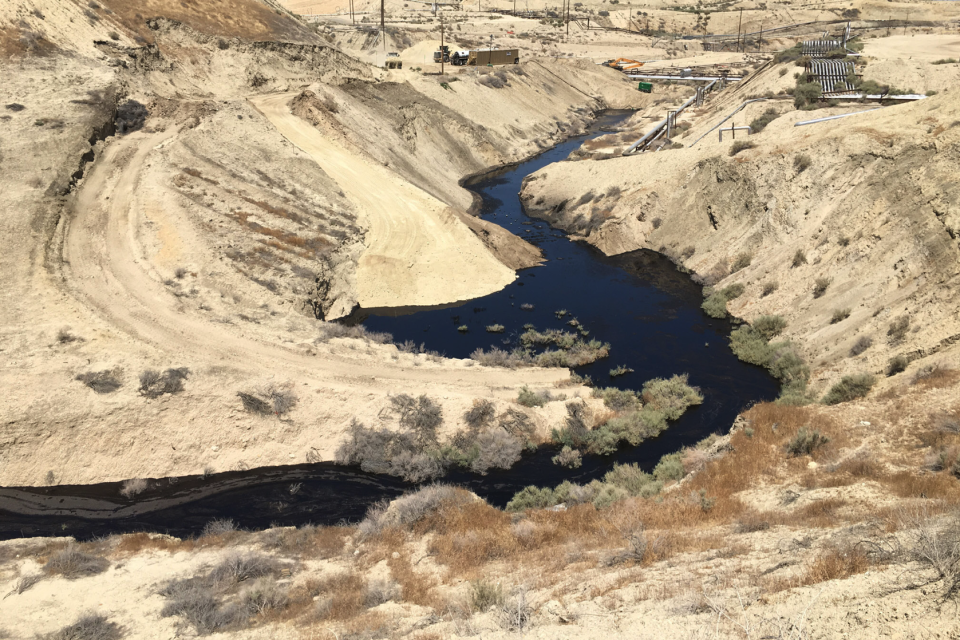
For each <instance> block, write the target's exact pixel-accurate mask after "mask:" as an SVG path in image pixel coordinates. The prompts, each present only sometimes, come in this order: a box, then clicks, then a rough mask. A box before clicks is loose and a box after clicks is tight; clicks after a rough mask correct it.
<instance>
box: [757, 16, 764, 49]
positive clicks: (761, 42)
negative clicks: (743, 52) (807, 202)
mask: <svg viewBox="0 0 960 640" xmlns="http://www.w3.org/2000/svg"><path fill="white" fill-rule="evenodd" d="M761 45H763V20H761V21H760V40H759V42H757V53H760V47H761Z"/></svg>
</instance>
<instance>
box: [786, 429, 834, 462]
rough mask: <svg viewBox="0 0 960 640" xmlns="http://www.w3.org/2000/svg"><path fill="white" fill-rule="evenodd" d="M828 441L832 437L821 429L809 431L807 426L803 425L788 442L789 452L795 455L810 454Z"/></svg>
mask: <svg viewBox="0 0 960 640" xmlns="http://www.w3.org/2000/svg"><path fill="white" fill-rule="evenodd" d="M828 442H830V439H829V438H827V437H826V436H825V435H823V434H821V433H820V432H819V431H807V428H806V427H801V428H800V430H799V431H797V435H795V436H793V438H792V439H791V440H790V442H788V443H787V453H789V454H790V455H791V456H794V457H796V456H803V455H810V454H811V453H813V452H814V451H816V450H817V449H819V448H820V447H822V446H824V445H825V444H827V443H828Z"/></svg>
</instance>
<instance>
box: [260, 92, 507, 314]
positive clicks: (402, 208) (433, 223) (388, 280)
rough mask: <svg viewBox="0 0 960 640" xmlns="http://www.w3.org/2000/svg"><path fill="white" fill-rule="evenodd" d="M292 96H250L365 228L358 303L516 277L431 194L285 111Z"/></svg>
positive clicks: (452, 297) (455, 291)
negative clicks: (336, 186) (343, 198)
mask: <svg viewBox="0 0 960 640" xmlns="http://www.w3.org/2000/svg"><path fill="white" fill-rule="evenodd" d="M293 97H294V96H293V94H281V95H278V96H263V97H258V98H253V99H252V102H253V103H254V104H255V105H256V106H257V107H258V108H259V109H260V110H261V111H262V112H263V114H264V115H265V116H266V117H267V118H269V119H270V121H271V122H272V123H273V124H274V125H275V126H276V127H277V129H278V130H279V131H280V132H281V133H282V134H283V135H284V137H286V138H287V139H288V140H290V141H291V142H292V143H293V144H295V145H297V147H299V148H300V149H302V150H303V151H305V152H306V153H308V154H309V155H310V156H311V157H312V158H314V159H315V160H316V161H317V163H318V164H319V165H320V166H321V167H322V168H323V170H324V171H326V172H327V173H328V174H329V175H330V176H332V177H333V178H334V180H336V181H337V183H338V184H339V185H340V187H341V189H343V190H344V192H345V193H346V194H347V197H348V198H349V199H350V200H351V201H353V203H354V204H355V205H356V206H357V208H358V210H359V211H360V212H361V222H362V224H365V225H367V226H368V227H369V232H368V234H367V248H366V251H364V253H363V255H362V256H361V258H360V263H359V265H358V268H357V290H358V296H357V299H358V301H359V302H360V305H361V306H362V307H366V308H375V307H386V306H404V305H410V306H421V305H431V304H443V303H446V302H455V301H457V300H468V299H471V298H476V297H479V296H481V295H485V294H487V293H492V292H494V291H498V290H499V289H502V288H503V287H504V286H506V285H507V284H509V283H510V282H512V281H513V280H514V277H515V275H514V273H513V271H512V270H511V269H509V268H507V267H506V266H505V265H503V264H502V263H500V262H499V261H498V260H497V259H496V258H495V257H494V256H493V255H492V254H491V253H490V252H489V251H488V250H487V248H486V247H485V246H484V245H483V243H481V242H480V240H479V239H477V237H476V236H475V235H474V234H473V233H472V232H471V231H470V230H469V229H468V228H467V227H466V225H464V224H463V223H462V222H460V220H459V219H458V218H457V217H456V216H455V215H454V213H453V212H452V211H451V210H449V208H448V207H447V206H446V205H444V204H443V203H442V202H440V201H439V200H437V199H436V198H434V197H432V196H430V195H429V194H427V193H426V192H424V191H422V190H421V189H419V188H418V187H415V186H413V185H411V184H409V183H407V182H405V181H403V180H402V179H401V178H399V176H397V175H396V174H394V173H393V172H392V171H390V170H389V169H385V168H384V167H381V166H377V165H374V164H373V163H371V162H370V161H368V160H367V159H366V158H363V157H361V156H359V155H356V154H353V153H351V152H349V151H347V150H346V149H344V148H343V147H341V146H340V145H339V144H337V143H336V142H334V141H333V140H330V139H326V138H324V136H323V135H322V134H321V133H320V132H319V131H318V130H317V129H315V128H314V127H313V126H311V125H310V124H309V123H308V122H306V121H305V120H302V119H301V118H298V117H296V116H294V115H293V114H291V113H290V106H289V103H290V100H291V99H292V98H293Z"/></svg>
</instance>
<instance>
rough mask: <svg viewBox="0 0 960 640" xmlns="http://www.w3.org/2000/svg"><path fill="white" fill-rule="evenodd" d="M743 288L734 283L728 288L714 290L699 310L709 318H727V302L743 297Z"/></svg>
mask: <svg viewBox="0 0 960 640" xmlns="http://www.w3.org/2000/svg"><path fill="white" fill-rule="evenodd" d="M744 289H745V287H744V286H743V285H742V284H741V283H739V282H735V283H734V284H732V285H730V286H729V287H724V288H723V289H715V290H713V291H711V292H710V295H708V296H707V299H706V300H704V301H703V304H701V305H700V308H701V309H703V311H704V313H706V314H707V315H708V316H710V317H711V318H725V317H726V316H727V302H729V301H730V300H733V299H735V298H739V297H740V296H741V295H743V292H744Z"/></svg>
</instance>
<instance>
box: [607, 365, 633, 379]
mask: <svg viewBox="0 0 960 640" xmlns="http://www.w3.org/2000/svg"><path fill="white" fill-rule="evenodd" d="M628 373H633V369H631V368H630V367H628V366H626V365H623V364H621V365H618V366H616V367H614V368H613V369H610V377H611V378H617V377H619V376H625V375H627V374H628Z"/></svg>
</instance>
